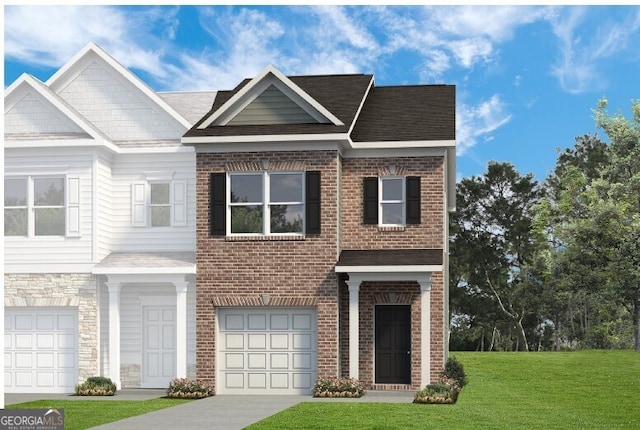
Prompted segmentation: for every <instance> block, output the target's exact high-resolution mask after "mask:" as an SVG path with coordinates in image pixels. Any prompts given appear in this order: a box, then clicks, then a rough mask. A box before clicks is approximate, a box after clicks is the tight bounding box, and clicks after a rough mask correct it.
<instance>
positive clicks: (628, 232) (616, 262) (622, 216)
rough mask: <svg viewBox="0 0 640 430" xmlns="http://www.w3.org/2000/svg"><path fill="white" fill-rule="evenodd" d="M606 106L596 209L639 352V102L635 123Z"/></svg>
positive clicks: (609, 270) (611, 278)
mask: <svg viewBox="0 0 640 430" xmlns="http://www.w3.org/2000/svg"><path fill="white" fill-rule="evenodd" d="M607 104H608V101H607V100H606V99H601V100H600V101H599V103H598V107H597V109H596V110H595V111H594V114H595V119H596V124H597V125H598V127H600V128H601V129H603V130H604V131H605V133H606V134H607V136H608V137H609V140H610V146H609V152H610V160H611V162H610V163H609V164H608V165H607V167H606V168H605V169H604V170H603V178H602V179H601V180H597V181H594V188H596V189H597V191H598V196H599V197H600V201H599V202H598V203H599V204H600V205H602V207H596V208H594V209H595V211H596V214H602V213H603V214H605V215H606V216H608V219H606V220H603V223H605V225H606V226H607V227H609V228H608V229H607V230H606V233H609V235H607V236H606V237H607V240H606V241H604V243H603V245H604V246H602V247H601V254H602V257H603V259H604V260H605V264H606V265H605V273H606V277H607V281H608V283H609V287H610V288H611V289H612V290H613V295H614V296H615V297H617V298H618V300H619V302H620V303H621V304H622V306H624V307H625V308H626V309H627V310H628V311H629V313H630V314H631V315H632V319H633V324H634V339H635V349H636V351H638V352H640V100H632V101H631V112H632V118H631V119H627V118H626V117H625V116H624V115H623V114H622V113H621V112H620V111H618V112H617V113H615V114H613V115H612V114H609V112H608V111H607ZM606 221H608V223H606Z"/></svg>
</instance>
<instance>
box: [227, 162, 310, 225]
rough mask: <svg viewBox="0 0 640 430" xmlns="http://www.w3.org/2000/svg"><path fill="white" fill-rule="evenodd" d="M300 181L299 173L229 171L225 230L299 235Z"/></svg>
mask: <svg viewBox="0 0 640 430" xmlns="http://www.w3.org/2000/svg"><path fill="white" fill-rule="evenodd" d="M304 180H305V177H304V174H303V173H301V172H259V173H253V172H252V173H229V200H228V201H229V205H228V217H227V219H228V227H227V228H228V231H229V233H230V234H259V235H269V234H303V232H304V229H305V225H304V224H305V222H304V220H305V196H304V190H305V182H304Z"/></svg>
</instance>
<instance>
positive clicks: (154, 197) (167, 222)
mask: <svg viewBox="0 0 640 430" xmlns="http://www.w3.org/2000/svg"><path fill="white" fill-rule="evenodd" d="M149 190H150V193H149V194H150V196H149V212H150V218H151V227H169V226H171V183H169V182H160V183H151V184H149Z"/></svg>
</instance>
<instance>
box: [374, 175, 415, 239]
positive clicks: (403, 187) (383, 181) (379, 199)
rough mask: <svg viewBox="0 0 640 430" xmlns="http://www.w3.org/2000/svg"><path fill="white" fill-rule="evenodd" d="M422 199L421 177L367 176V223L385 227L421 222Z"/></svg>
mask: <svg viewBox="0 0 640 430" xmlns="http://www.w3.org/2000/svg"><path fill="white" fill-rule="evenodd" d="M420 199H421V196H420V178H419V177H417V176H381V177H371V178H364V182H363V208H362V213H363V223H364V224H376V225H379V226H382V227H385V226H393V227H395V226H404V225H407V224H420V221H421V220H420V218H421V210H420V206H421V204H420Z"/></svg>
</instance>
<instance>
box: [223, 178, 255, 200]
mask: <svg viewBox="0 0 640 430" xmlns="http://www.w3.org/2000/svg"><path fill="white" fill-rule="evenodd" d="M230 179H231V203H242V202H245V203H262V175H230Z"/></svg>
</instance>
